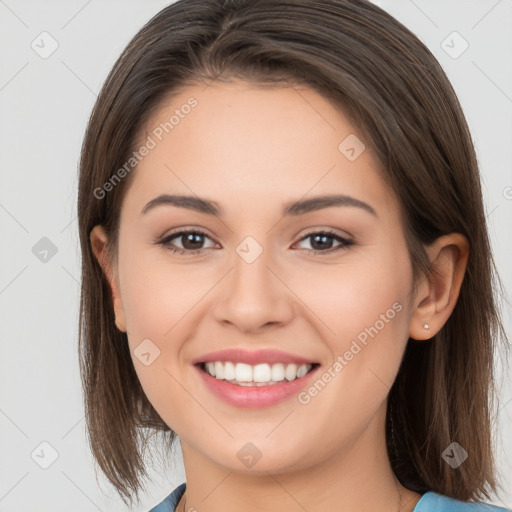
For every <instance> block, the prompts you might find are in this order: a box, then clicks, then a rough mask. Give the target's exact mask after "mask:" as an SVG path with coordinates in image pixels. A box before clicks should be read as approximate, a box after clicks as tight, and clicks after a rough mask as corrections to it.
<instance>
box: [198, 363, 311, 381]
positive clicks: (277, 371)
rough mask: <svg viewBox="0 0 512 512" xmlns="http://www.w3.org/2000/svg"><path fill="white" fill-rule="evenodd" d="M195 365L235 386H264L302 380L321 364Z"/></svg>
mask: <svg viewBox="0 0 512 512" xmlns="http://www.w3.org/2000/svg"><path fill="white" fill-rule="evenodd" d="M195 366H197V367H198V368H199V370H201V371H202V372H203V373H205V374H207V375H209V376H210V377H212V378H214V379H216V380H218V381H224V382H226V383H229V384H232V385H235V386H246V387H262V386H275V385H284V384H287V383H290V382H293V381H297V380H300V379H302V378H304V377H306V376H307V375H309V374H310V373H311V372H313V371H314V370H316V368H318V367H319V366H320V364H319V363H304V364H296V363H271V364H270V363H260V364H255V365H250V364H247V363H237V362H233V361H208V362H206V361H205V362H200V363H197V364H196V365H195Z"/></svg>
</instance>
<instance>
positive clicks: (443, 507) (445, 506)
mask: <svg viewBox="0 0 512 512" xmlns="http://www.w3.org/2000/svg"><path fill="white" fill-rule="evenodd" d="M186 486H187V484H186V483H185V482H184V483H182V484H181V485H178V487H176V489H174V491H172V492H171V494H169V496H167V498H165V500H164V501H162V503H160V504H158V505H157V506H156V507H153V508H152V509H151V510H150V511H149V512H175V510H176V505H178V503H179V501H180V499H181V497H182V496H183V494H184V493H185V489H186ZM413 512H510V511H507V509H505V508H501V507H496V506H494V505H487V504H485V503H476V502H468V501H459V500H454V499H452V498H447V497H446V496H443V495H441V494H437V493H435V492H432V491H428V492H426V493H425V494H423V496H422V497H421V498H420V500H419V501H418V503H416V506H415V507H414V510H413Z"/></svg>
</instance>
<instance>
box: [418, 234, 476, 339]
mask: <svg viewBox="0 0 512 512" xmlns="http://www.w3.org/2000/svg"><path fill="white" fill-rule="evenodd" d="M426 251H427V254H428V256H429V259H430V263H431V267H432V278H431V280H430V281H428V280H427V279H426V277H425V278H424V279H423V281H422V282H421V284H420V285H419V286H418V290H417V293H416V297H415V302H414V305H413V309H412V312H411V319H410V324H409V336H410V337H411V338H413V339H415V340H426V339H429V338H432V336H434V335H435V334H436V333H437V332H439V331H440V330H441V328H442V327H443V325H444V324H445V323H446V321H447V320H448V318H449V317H450V315H451V314H452V311H453V309H454V308H455V304H456V303H457V299H458V297H459V292H460V287H461V285H462V280H463V279H464V273H465V271H466V266H467V262H468V257H469V243H468V241H467V238H466V237H465V236H464V235H462V234H460V233H450V234H449V235H444V236H442V237H439V238H438V239H437V240H436V241H435V242H434V243H433V244H431V245H430V246H428V247H427V248H426ZM425 324H427V325H428V329H426V328H425Z"/></svg>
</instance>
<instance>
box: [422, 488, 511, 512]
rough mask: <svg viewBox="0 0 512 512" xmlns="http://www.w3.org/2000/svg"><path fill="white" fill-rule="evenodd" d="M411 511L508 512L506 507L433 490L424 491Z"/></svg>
mask: <svg viewBox="0 0 512 512" xmlns="http://www.w3.org/2000/svg"><path fill="white" fill-rule="evenodd" d="M413 512H508V509H506V508H501V507H496V506H495V505H488V504H486V503H480V502H469V501H460V500H455V499H453V498H448V497H447V496H443V495H442V494H437V493H435V492H432V491H429V492H426V493H425V494H424V495H423V496H422V497H421V498H420V500H419V501H418V503H417V504H416V506H415V507H414V510H413Z"/></svg>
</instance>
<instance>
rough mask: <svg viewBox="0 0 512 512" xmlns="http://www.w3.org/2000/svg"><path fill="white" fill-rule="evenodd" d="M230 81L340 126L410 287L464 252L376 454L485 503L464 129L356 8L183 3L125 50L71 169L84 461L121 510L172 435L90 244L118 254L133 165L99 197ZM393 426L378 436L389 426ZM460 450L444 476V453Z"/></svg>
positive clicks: (485, 438)
mask: <svg viewBox="0 0 512 512" xmlns="http://www.w3.org/2000/svg"><path fill="white" fill-rule="evenodd" d="M233 78H241V79H244V80H248V81H252V82H257V83H262V84H263V83H266V84H274V85H275V86H279V85H280V84H281V85H284V84H286V83H288V84H290V83H294V84H298V83H300V84H306V85H307V86H309V87H311V88H313V89H314V90H316V91H318V92H319V93H320V94H322V95H323V96H325V97H326V98H329V99H331V100H332V101H333V102H335V104H336V105H338V106H339V107H340V109H343V111H344V112H345V113H346V114H347V115H350V117H351V119H352V120H353V122H354V123H355V124H356V125H357V126H358V128H359V129H360V130H361V133H363V134H364V136H365V137H366V139H365V143H366V142H367V143H368V145H369V146H370V147H371V149H372V150H373V152H374V154H375V156H376V157H377V159H378V160H379V162H380V163H381V166H382V169H381V171H380V172H382V173H383V176H384V178H385V179H386V180H387V182H388V183H389V184H390V185H391V186H392V187H393V189H394V191H395V193H396V195H397V197H398V199H399V201H400V203H401V208H402V217H403V227H404V232H405V235H406V239H407V243H408V248H409V251H410V255H411V262H412V265H413V270H414V277H415V282H416V279H417V277H418V276H419V275H420V274H425V275H427V276H430V275H431V274H430V272H431V269H430V264H429V260H428V258H427V255H426V253H425V251H424V248H423V247H424V245H428V244H430V243H432V242H433V241H434V240H435V239H436V238H437V237H439V236H441V235H444V234H448V233H453V232H458V233H462V234H463V235H465V236H466V238H467V239H468V241H469V244H470V255H469V260H468V265H467V270H466V275H465V279H464V281H463V284H462V288H461V290H460V295H459V299H458V302H457V304H456V306H455V309H454V311H453V313H452V315H451V317H450V318H449V319H448V321H447V322H446V324H445V325H444V326H443V328H442V329H441V331H440V332H439V333H438V334H437V335H436V336H435V337H434V338H432V339H431V340H429V341H427V342H422V343H418V342H415V341H414V340H409V343H408V345H407V348H406V352H405V355H404V358H403V361H402V365H401V367H400V370H399V373H398V376H397V379H396V381H395V383H394V385H393V387H392V389H391V392H390V395H389V402H388V416H387V421H386V431H387V445H388V453H389V456H390V460H391V463H392V467H393V469H394V471H395V473H396V475H397V477H398V478H399V479H400V481H401V482H402V483H403V485H405V486H406V487H408V488H409V489H412V490H415V491H417V492H425V491H427V490H433V491H436V492H439V493H442V494H445V495H448V496H450V497H454V498H458V499H462V500H470V499H478V498H480V497H484V496H485V497H487V498H488V497H489V494H488V492H489V491H490V490H493V491H496V487H497V484H496V480H495V476H494V460H493V454H492V441H491V440H492V436H491V433H492V432H491V421H490V417H491V409H492V400H491V398H492V397H493V396H494V395H493V394H492V393H493V392H494V378H493V357H494V348H495V344H496V340H497V339H498V337H499V336H500V335H501V336H503V338H504V339H506V336H505V333H504V329H503V326H502V324H501V320H500V316H499V313H498V308H497V304H496V295H495V294H496V291H495V285H497V284H499V279H498V276H497V272H496V269H495V264H494V261H493V258H492V254H491V250H490V243H489V239H488V233H487V228H486V219H485V214H484V208H483V202H482V195H481V187H480V178H479V172H478V166H477V161H476V157H475V151H474V147H473V143H472V139H471V136H470V133H469V131H468V126H467V124H466V121H465V118H464V115H463V112H462V110H461V107H460V105H459V102H458V100H457V97H456V95H455V93H454V91H453V89H452V87H451V85H450V83H449V81H448V79H447V77H446V75H445V73H444V72H443V70H442V69H441V67H440V65H439V63H438V62H437V61H436V59H435V58H434V56H433V55H432V54H431V52H430V51H429V50H428V49H427V48H426V47H425V46H424V45H423V44H422V43H421V42H420V41H419V40H418V38H417V37H416V36H414V35H413V34H412V33H411V32H410V31H409V30H408V29H407V28H405V27H404V26H403V25H402V24H400V23H399V22H398V21H396V20H395V19H394V18H393V17H392V16H390V15H389V14H387V13H386V12H385V11H383V10H381V9H380V8H378V7H376V6H374V5H372V4H371V3H370V2H367V1H364V0H210V1H207V0H180V1H177V2H176V3H173V4H172V5H170V6H168V7H166V8H165V9H163V10H162V11H161V12H159V13H158V14H157V15H156V16H155V17H154V18H152V19H151V20H150V21H149V22H148V23H147V24H146V25H145V26H144V27H143V28H142V29H141V30H140V31H139V32H138V33H137V34H136V35H135V37H134V38H133V39H132V40H131V41H130V43H129V44H128V46H127V47H126V49H125V50H124V52H123V53H122V55H121V56H120V58H119V59H118V61H117V62H116V64H115V65H114V67H113V69H112V71H111V72H110V74H109V75H108V77H107V79H106V81H105V84H104V86H103V88H102V90H101V92H100V94H99V96H98V100H97V102H96V105H95V107H94V110H93V112H92V115H91V118H90V122H89V125H88V128H87V132H86V135H85V140H84V143H83V148H82V155H81V162H80V177H79V192H78V222H79V232H80V242H81V250H82V289H81V307H80V356H81V357H80V366H81V372H82V380H83V388H84V394H85V409H86V420H87V426H88V432H89V437H90V445H91V449H92V453H93V454H94V457H95V459H96V461H97V463H98V464H99V467H100V468H101V470H102V471H103V472H104V473H105V475H106V476H107V478H108V479H109V481H110V482H111V483H112V484H113V485H114V486H115V488H116V490H117V491H118V493H119V494H120V496H121V497H122V498H123V500H125V501H126V498H128V499H129V500H133V494H135V495H136V496H137V500H138V492H139V489H140V488H141V487H142V486H143V484H142V477H146V476H147V473H146V469H145V467H146V466H145V460H144V456H143V452H142V445H143V444H144V443H145V442H146V441H147V439H148V436H149V435H151V434H152V433H155V432H161V433H163V434H164V439H165V442H166V443H167V446H168V448H171V447H172V443H173V441H174V438H175V436H176V434H175V433H174V432H173V431H172V430H170V428H169V427H168V426H167V425H166V424H165V423H164V422H163V420H162V419H161V418H160V416H159V415H158V413H157V412H156V411H155V410H154V408H153V407H152V405H151V404H150V403H149V401H148V399H147V398H146V396H145V394H144V392H143V390H142V387H141V385H140V383H139V381H138V379H137V376H136V373H135V370H134V367H133V363H132V360H131V356H130V353H129V348H128V344H127V340H126V334H124V333H121V332H119V331H118V330H117V329H116V327H115V325H114V313H113V305H112V298H111V293H110V287H109V284H108V281H107V280H106V278H105V276H104V274H103V272H102V270H101V267H100V266H99V264H98V262H97V261H96V259H95V257H94V255H93V252H92V249H91V245H90V240H89V235H90V232H91V230H92V228H93V227H94V226H95V225H97V224H102V225H103V226H104V227H105V229H106V232H107V235H108V237H109V244H108V249H109V251H110V254H111V255H112V257H114V258H116V255H117V252H116V248H117V232H118V228H119V217H120V215H119V214H120V208H121V203H122V200H123V196H124V194H125V193H126V189H127V187H128V186H129V183H130V182H131V180H132V179H133V174H134V173H135V172H136V169H134V170H133V171H132V172H131V173H129V174H128V175H127V176H126V177H125V178H123V179H122V180H121V181H120V182H119V183H117V184H116V186H115V187H113V189H112V190H111V191H110V192H108V193H107V194H104V197H97V194H95V193H94V191H95V190H98V188H101V187H102V186H103V185H104V183H106V182H107V180H109V178H110V177H111V176H112V175H113V173H114V172H115V171H116V170H117V169H119V168H121V167H122V166H123V164H124V163H125V162H126V161H127V159H128V158H129V157H130V155H131V153H132V151H133V148H134V147H135V142H136V140H137V137H139V136H140V133H141V129H142V128H143V126H144V124H145V123H146V122H147V120H148V118H149V117H150V116H151V114H152V113H154V112H155V110H156V109H157V108H158V107H159V106H160V105H161V104H162V102H163V101H164V100H166V99H169V98H170V97H171V95H172V94H174V93H176V92H177V91H178V90H179V89H183V88H184V87H185V86H186V85H188V84H194V83H198V82H200V81H202V82H207V81H210V80H226V81H229V80H230V79H233ZM391 425H393V426H394V429H393V430H394V435H393V436H392V435H391V429H390V426H391ZM452 441H457V442H458V443H459V444H460V445H461V446H462V447H463V448H465V450H466V451H468V452H469V453H470V456H469V458H468V459H467V460H466V461H465V462H464V464H462V465H461V466H460V467H459V468H458V469H457V470H456V471H454V470H453V469H452V468H451V467H449V466H448V464H446V463H445V462H444V461H443V459H442V458H441V453H442V452H443V450H445V448H446V447H447V446H448V445H449V444H450V443H451V442H452Z"/></svg>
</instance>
